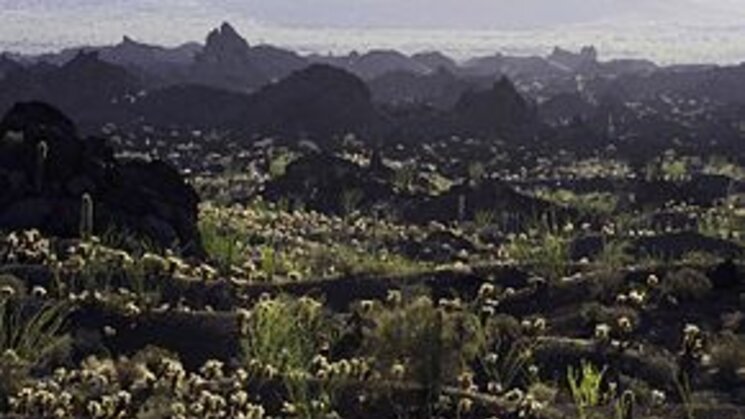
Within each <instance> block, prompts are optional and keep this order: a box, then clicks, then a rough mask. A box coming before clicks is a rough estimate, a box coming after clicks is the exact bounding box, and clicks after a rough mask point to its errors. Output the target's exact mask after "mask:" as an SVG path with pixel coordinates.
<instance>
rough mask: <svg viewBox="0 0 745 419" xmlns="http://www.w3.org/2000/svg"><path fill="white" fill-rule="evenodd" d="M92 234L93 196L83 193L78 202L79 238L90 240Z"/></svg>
mask: <svg viewBox="0 0 745 419" xmlns="http://www.w3.org/2000/svg"><path fill="white" fill-rule="evenodd" d="M91 236H93V198H92V197H91V195H90V194H88V193H85V194H83V197H82V198H81V202H80V238H82V239H83V240H90V238H91Z"/></svg>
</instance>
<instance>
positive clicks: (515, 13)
mask: <svg viewBox="0 0 745 419" xmlns="http://www.w3.org/2000/svg"><path fill="white" fill-rule="evenodd" d="M60 11H61V12H63V13H65V14H67V13H71V12H74V13H77V14H79V16H80V19H81V21H82V22H85V21H86V20H87V19H88V18H93V17H96V18H97V17H101V16H109V17H112V16H117V17H123V16H127V17H129V18H130V19H134V20H137V19H144V18H145V17H147V18H151V17H161V18H163V19H165V21H164V22H167V19H168V18H170V17H176V18H187V19H195V18H202V17H203V18H221V17H222V18H231V19H236V20H238V19H244V20H245V19H251V20H255V21H257V22H260V23H264V24H269V25H302V26H344V27H354V26H361V27H370V26H375V27H381V26H383V27H391V26H395V27H422V26H424V27H429V28H432V27H437V28H459V29H460V28H469V29H504V28H525V27H531V28H535V27H540V26H546V25H556V24H568V23H569V24H572V23H587V22H597V21H605V20H618V19H634V20H650V19H655V20H661V19H664V20H670V19H676V20H677V19H681V20H698V19H701V18H703V19H705V20H707V21H717V20H722V21H727V23H733V22H737V19H738V18H739V19H743V18H745V0H0V22H1V21H2V14H3V13H12V12H16V13H24V12H30V13H34V14H40V15H41V16H45V17H49V18H53V15H54V14H55V13H59V12H60ZM70 23H71V24H72V23H73V22H70ZM741 23H743V24H745V21H742V22H741Z"/></svg>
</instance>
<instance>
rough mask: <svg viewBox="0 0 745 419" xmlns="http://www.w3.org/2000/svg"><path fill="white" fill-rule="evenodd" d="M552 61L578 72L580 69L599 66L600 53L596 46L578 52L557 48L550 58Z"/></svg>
mask: <svg viewBox="0 0 745 419" xmlns="http://www.w3.org/2000/svg"><path fill="white" fill-rule="evenodd" d="M548 59H549V60H550V61H553V62H555V63H558V64H562V65H564V66H567V67H569V68H570V69H573V70H578V69H580V67H583V66H588V65H594V64H597V61H598V51H597V49H596V48H595V47H594V46H585V47H582V49H581V50H580V51H579V52H578V53H575V52H572V51H568V50H565V49H563V48H560V47H555V48H554V50H553V52H552V53H551V55H550V56H549V57H548Z"/></svg>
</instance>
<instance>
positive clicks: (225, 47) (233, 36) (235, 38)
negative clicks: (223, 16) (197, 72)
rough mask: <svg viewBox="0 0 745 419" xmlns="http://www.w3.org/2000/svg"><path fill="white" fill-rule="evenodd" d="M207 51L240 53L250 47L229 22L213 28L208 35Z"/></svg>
mask: <svg viewBox="0 0 745 419" xmlns="http://www.w3.org/2000/svg"><path fill="white" fill-rule="evenodd" d="M205 49H206V50H207V51H210V50H213V51H215V52H229V53H236V52H237V53H240V52H243V51H247V50H248V49H249V45H248V42H247V41H246V39H245V38H243V37H242V36H241V35H240V34H239V33H238V31H236V30H235V28H233V26H232V25H231V24H230V23H228V22H223V24H222V25H221V26H220V27H219V28H217V29H214V30H212V32H210V34H209V35H208V36H207V45H206V48H205Z"/></svg>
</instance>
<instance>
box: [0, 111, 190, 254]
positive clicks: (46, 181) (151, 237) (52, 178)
mask: <svg viewBox="0 0 745 419" xmlns="http://www.w3.org/2000/svg"><path fill="white" fill-rule="evenodd" d="M0 190H2V191H3V192H2V194H0V229H4V230H16V229H29V228H37V229H39V230H41V231H43V232H45V233H47V234H52V235H55V236H60V237H75V236H78V235H79V233H80V225H81V209H82V208H81V207H82V205H83V204H82V202H83V196H84V195H86V194H87V195H89V196H90V198H91V200H92V202H93V233H95V234H104V233H107V232H112V231H115V232H119V233H125V234H132V235H135V236H136V237H139V238H142V239H145V240H148V241H150V242H152V243H153V244H156V245H158V246H162V247H173V246H177V247H178V249H180V250H183V251H185V252H186V253H200V240H199V233H198V229H197V227H196V223H197V204H198V197H197V195H196V193H195V192H194V190H193V189H192V188H191V187H190V186H188V185H187V184H186V183H185V182H184V181H183V179H182V178H181V176H180V175H179V173H178V172H176V171H175V170H174V169H172V168H171V167H170V166H168V165H166V164H165V163H162V162H159V161H154V162H145V161H119V160H117V159H116V158H115V157H114V154H113V151H112V149H111V148H110V147H109V146H108V145H107V144H106V142H105V141H104V140H101V139H96V138H88V139H81V138H80V137H79V136H78V134H77V131H76V127H75V125H74V124H73V122H72V121H71V120H70V119H68V118H67V117H66V116H65V115H63V114H62V113H61V112H60V111H59V110H57V109H56V108H54V107H52V106H50V105H47V104H44V103H40V102H28V103H19V104H16V105H15V106H13V108H12V109H11V110H10V112H8V114H7V115H5V117H4V118H3V120H2V121H1V122H0Z"/></svg>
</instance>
